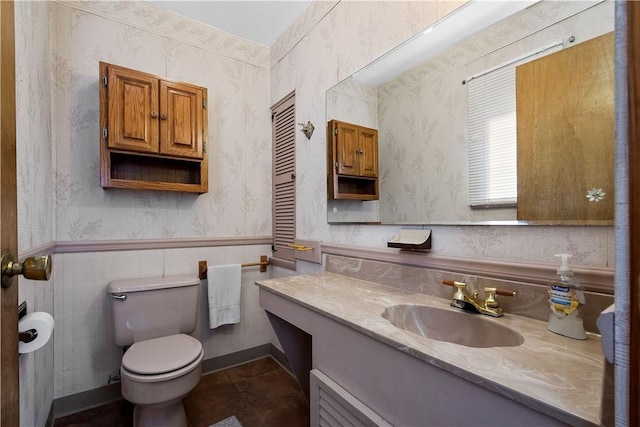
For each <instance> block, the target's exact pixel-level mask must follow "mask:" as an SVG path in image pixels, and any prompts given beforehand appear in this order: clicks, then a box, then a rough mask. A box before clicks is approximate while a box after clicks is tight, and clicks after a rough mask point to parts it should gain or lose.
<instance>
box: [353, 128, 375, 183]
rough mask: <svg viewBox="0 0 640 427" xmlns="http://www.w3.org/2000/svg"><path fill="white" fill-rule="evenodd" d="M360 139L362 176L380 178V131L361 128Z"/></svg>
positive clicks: (359, 155) (359, 156)
mask: <svg viewBox="0 0 640 427" xmlns="http://www.w3.org/2000/svg"><path fill="white" fill-rule="evenodd" d="M359 138H360V141H359V146H360V150H359V151H358V161H359V164H360V175H361V176H368V177H372V178H376V177H377V176H378V131H377V130H375V129H368V128H363V127H361V128H360V135H359Z"/></svg>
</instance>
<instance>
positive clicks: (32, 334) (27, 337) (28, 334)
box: [18, 301, 38, 343]
mask: <svg viewBox="0 0 640 427" xmlns="http://www.w3.org/2000/svg"><path fill="white" fill-rule="evenodd" d="M26 314H27V302H26V301H22V302H21V303H20V305H19V306H18V320H20V319H22V318H23V317H24V316H25V315H26ZM36 338H38V331H37V330H35V329H29V330H28V331H24V332H18V341H22V342H24V343H28V342H31V341H33V340H35V339H36Z"/></svg>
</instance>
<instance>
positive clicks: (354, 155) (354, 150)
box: [335, 122, 360, 175]
mask: <svg viewBox="0 0 640 427" xmlns="http://www.w3.org/2000/svg"><path fill="white" fill-rule="evenodd" d="M335 129H336V130H337V132H338V135H337V138H336V141H337V143H336V152H337V157H338V173H339V174H341V175H360V171H359V168H358V156H359V154H358V152H359V150H360V141H359V138H358V126H355V125H352V124H350V123H340V122H338V123H336V127H335Z"/></svg>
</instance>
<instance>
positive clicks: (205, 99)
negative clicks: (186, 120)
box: [202, 98, 207, 110]
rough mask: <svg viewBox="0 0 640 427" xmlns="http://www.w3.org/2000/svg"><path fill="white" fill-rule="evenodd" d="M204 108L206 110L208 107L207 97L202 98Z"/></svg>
mask: <svg viewBox="0 0 640 427" xmlns="http://www.w3.org/2000/svg"><path fill="white" fill-rule="evenodd" d="M202 108H203V109H204V110H206V109H207V98H203V99H202Z"/></svg>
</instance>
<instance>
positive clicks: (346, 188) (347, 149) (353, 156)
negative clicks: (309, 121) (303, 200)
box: [327, 120, 379, 200]
mask: <svg viewBox="0 0 640 427" xmlns="http://www.w3.org/2000/svg"><path fill="white" fill-rule="evenodd" d="M327 179H328V182H327V193H328V198H329V199H351V200H378V199H379V193H378V131H377V130H375V129H370V128H366V127H363V126H357V125H354V124H351V123H345V122H341V121H338V120H331V121H330V122H329V123H328V124H327Z"/></svg>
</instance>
